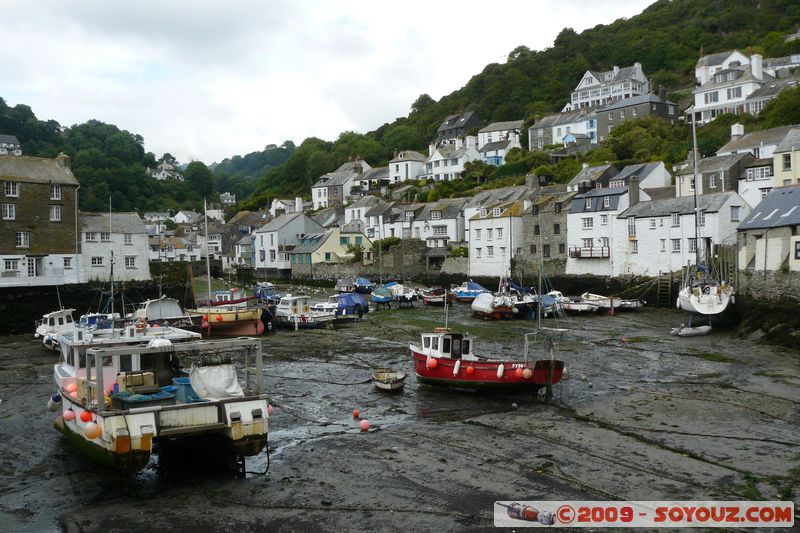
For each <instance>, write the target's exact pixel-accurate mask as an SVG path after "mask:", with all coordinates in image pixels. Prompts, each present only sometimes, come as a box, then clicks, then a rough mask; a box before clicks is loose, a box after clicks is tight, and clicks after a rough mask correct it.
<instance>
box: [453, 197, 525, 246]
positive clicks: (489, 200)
mask: <svg viewBox="0 0 800 533" xmlns="http://www.w3.org/2000/svg"><path fill="white" fill-rule="evenodd" d="M532 194H533V191H532V189H531V188H530V187H528V186H527V185H514V186H511V187H500V188H498V189H487V190H485V191H481V192H479V193H477V194H476V195H475V196H473V197H471V198H469V199H468V200H467V203H466V205H464V240H465V241H469V240H470V224H471V220H472V218H473V217H474V216H475V215H476V214H478V213H480V212H481V210H483V209H488V208H489V206H492V205H494V204H499V203H505V202H513V201H516V200H527V199H529V198H530V197H531V195H532Z"/></svg>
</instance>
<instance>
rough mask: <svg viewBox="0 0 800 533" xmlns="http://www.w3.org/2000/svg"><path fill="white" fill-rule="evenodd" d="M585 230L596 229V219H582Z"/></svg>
mask: <svg viewBox="0 0 800 533" xmlns="http://www.w3.org/2000/svg"><path fill="white" fill-rule="evenodd" d="M581 222H582V224H583V229H592V228H593V227H594V219H593V218H591V217H586V218H582V219H581Z"/></svg>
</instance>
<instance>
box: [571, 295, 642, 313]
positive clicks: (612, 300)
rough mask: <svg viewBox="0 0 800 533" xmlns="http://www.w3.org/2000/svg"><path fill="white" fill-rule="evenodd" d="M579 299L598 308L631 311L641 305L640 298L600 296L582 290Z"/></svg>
mask: <svg viewBox="0 0 800 533" xmlns="http://www.w3.org/2000/svg"><path fill="white" fill-rule="evenodd" d="M581 299H582V300H583V301H585V302H589V303H593V304H595V305H596V306H597V307H598V308H599V309H605V310H611V309H615V310H617V311H633V310H635V309H639V308H640V307H641V306H642V301H641V300H632V299H626V298H619V297H617V296H601V295H599V294H592V293H590V292H584V293H583V294H581Z"/></svg>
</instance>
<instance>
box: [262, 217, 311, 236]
mask: <svg viewBox="0 0 800 533" xmlns="http://www.w3.org/2000/svg"><path fill="white" fill-rule="evenodd" d="M301 216H303V213H299V212H295V213H285V214H283V215H281V216H279V217H275V218H273V219H272V220H270V221H269V222H267V223H266V224H264V225H263V226H261V227H260V228H258V229H257V230H256V233H266V232H269V231H278V230H279V229H281V228H282V227H284V226H285V225H286V224H288V223H289V222H291V221H292V220H294V219H296V218H297V217H301Z"/></svg>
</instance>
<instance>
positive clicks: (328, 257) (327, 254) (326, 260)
mask: <svg viewBox="0 0 800 533" xmlns="http://www.w3.org/2000/svg"><path fill="white" fill-rule="evenodd" d="M330 260H331V253H330V252H325V262H326V263H327V262H330Z"/></svg>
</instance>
